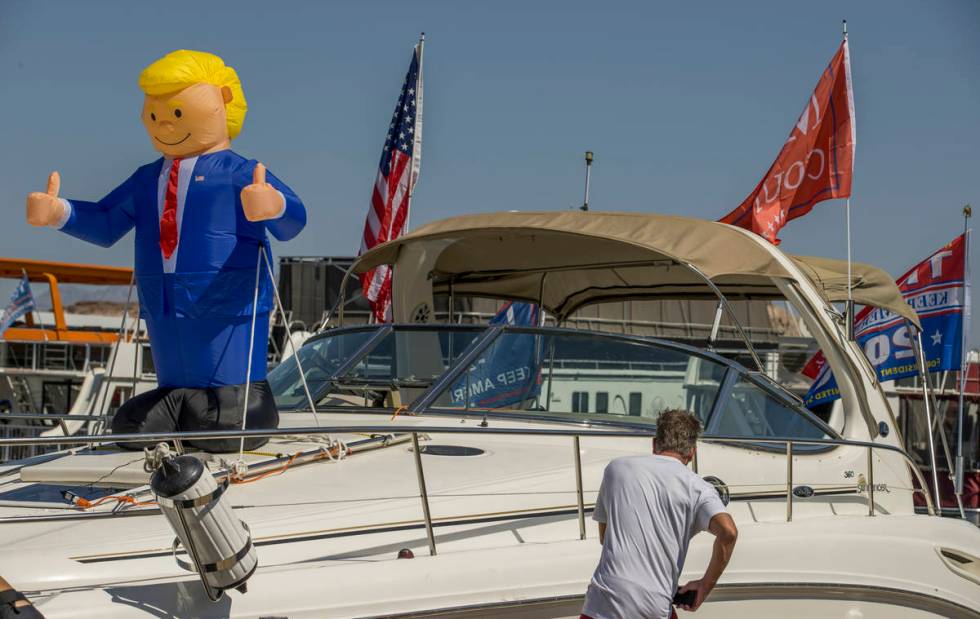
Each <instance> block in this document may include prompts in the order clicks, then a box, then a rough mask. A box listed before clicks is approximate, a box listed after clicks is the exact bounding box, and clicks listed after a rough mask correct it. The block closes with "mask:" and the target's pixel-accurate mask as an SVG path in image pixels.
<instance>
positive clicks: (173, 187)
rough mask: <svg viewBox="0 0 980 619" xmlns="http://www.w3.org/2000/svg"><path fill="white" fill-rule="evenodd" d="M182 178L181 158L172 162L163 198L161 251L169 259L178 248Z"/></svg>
mask: <svg viewBox="0 0 980 619" xmlns="http://www.w3.org/2000/svg"><path fill="white" fill-rule="evenodd" d="M179 178H180V159H174V162H173V163H172V164H170V178H169V179H168V180H167V193H166V196H165V197H164V199H163V217H161V218H160V251H162V252H163V257H164V258H165V259H167V260H169V259H170V256H172V255H174V250H175V249H177V181H178V179H179Z"/></svg>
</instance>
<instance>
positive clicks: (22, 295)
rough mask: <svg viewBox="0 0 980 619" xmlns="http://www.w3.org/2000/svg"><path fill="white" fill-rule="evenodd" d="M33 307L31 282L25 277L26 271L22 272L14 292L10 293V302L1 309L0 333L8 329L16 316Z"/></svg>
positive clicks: (18, 316)
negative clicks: (22, 275)
mask: <svg viewBox="0 0 980 619" xmlns="http://www.w3.org/2000/svg"><path fill="white" fill-rule="evenodd" d="M34 309H35V305H34V295H33V294H31V282H30V280H28V279H27V273H24V277H23V278H22V279H21V280H20V283H19V284H18V285H17V288H16V289H15V290H14V294H12V295H10V303H9V304H8V305H7V307H6V309H4V310H3V315H2V316H0V334H2V333H4V332H5V331H6V330H7V329H9V328H10V327H11V325H13V324H14V322H16V321H17V319H18V318H20V317H21V316H23V315H24V314H26V313H28V312H30V311H33V310H34Z"/></svg>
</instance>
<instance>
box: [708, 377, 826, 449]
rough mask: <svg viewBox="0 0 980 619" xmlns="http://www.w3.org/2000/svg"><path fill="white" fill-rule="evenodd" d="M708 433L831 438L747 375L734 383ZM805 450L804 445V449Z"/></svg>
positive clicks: (800, 412) (801, 413)
mask: <svg viewBox="0 0 980 619" xmlns="http://www.w3.org/2000/svg"><path fill="white" fill-rule="evenodd" d="M708 434H716V435H722V436H744V437H763V438H765V437H789V438H801V439H822V438H831V437H830V436H829V435H828V434H827V432H826V431H825V430H824V429H823V428H822V427H821V426H820V425H819V424H817V423H816V422H815V421H814V420H812V419H810V418H808V417H807V416H806V413H804V412H803V411H802V410H801V409H797V408H795V407H793V406H792V405H790V404H789V403H787V402H783V401H781V400H779V399H778V398H776V397H775V396H774V395H772V394H771V393H769V392H768V391H767V390H765V389H763V388H762V387H760V386H759V385H757V384H756V383H755V382H753V381H752V380H750V379H749V378H748V377H746V376H742V377H741V378H739V380H738V381H737V382H736V383H735V385H734V387H733V389H732V391H731V393H730V394H729V396H728V401H727V402H725V404H724V406H722V407H721V410H720V412H719V413H718V415H717V416H716V418H715V419H713V420H712V423H711V427H710V428H709V432H708ZM802 447H804V446H802V445H801V448H802Z"/></svg>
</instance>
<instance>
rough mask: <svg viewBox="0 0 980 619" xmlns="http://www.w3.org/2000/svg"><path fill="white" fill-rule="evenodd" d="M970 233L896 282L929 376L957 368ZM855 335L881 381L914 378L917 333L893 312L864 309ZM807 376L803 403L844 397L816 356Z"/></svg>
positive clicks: (810, 404)
mask: <svg viewBox="0 0 980 619" xmlns="http://www.w3.org/2000/svg"><path fill="white" fill-rule="evenodd" d="M965 251H966V235H965V234H961V235H960V236H958V237H956V238H955V239H954V240H953V241H952V242H950V243H949V244H947V245H945V246H944V247H943V248H942V249H940V250H939V251H937V252H935V253H934V254H932V255H931V256H929V257H928V258H926V259H925V260H923V261H922V262H920V263H919V264H917V265H915V266H914V267H912V268H911V269H910V270H909V271H908V272H906V273H905V274H904V275H902V277H900V278H899V279H898V281H897V283H898V288H899V290H901V291H902V296H904V297H905V300H906V301H907V302H908V304H909V305H911V306H912V308H913V309H915V311H916V313H918V315H919V322H921V323H922V352H923V353H924V355H925V358H926V367H927V369H928V371H929V372H941V371H945V370H958V369H960V363H961V356H962V351H961V346H962V340H963V337H962V336H963V324H964V320H965V319H966V318H967V317H968V312H969V300H968V298H967V290H966V287H965V280H966V278H965V268H964V263H963V258H964V255H965ZM854 336H855V339H856V340H857V342H858V344H859V345H860V346H861V348H862V349H863V350H864V354H865V355H866V356H867V357H868V361H870V362H871V365H872V366H874V368H875V370H876V371H877V373H878V380H879V381H881V382H885V381H889V380H896V379H898V378H905V377H907V376H913V375H915V374H917V373H918V371H919V367H918V363H917V360H916V356H915V349H914V348H913V342H912V338H914V337H915V334H914V333H909V329H908V327H907V326H906V324H905V320H904V319H903V318H902V317H901V316H898V315H896V314H893V313H891V312H889V311H886V310H882V309H879V308H874V307H865V308H864V309H863V310H861V312H859V313H858V315H857V316H856V317H855V319H854ZM803 373H804V374H805V375H807V376H810V377H811V378H814V381H813V385H812V386H811V387H810V391H809V392H808V393H807V394H806V397H805V398H804V402H805V403H806V406H807V407H808V408H810V407H813V406H816V405H818V404H823V403H825V402H830V401H832V400H835V399H837V398H839V397H840V390H839V389H838V388H837V382H836V381H835V380H834V377H833V373H832V372H831V371H830V365H829V364H828V363H826V361H825V359H824V357H823V354H822V353H819V352H818V353H817V354H816V355H815V356H814V358H813V359H811V360H810V362H809V363H807V366H806V368H804V370H803Z"/></svg>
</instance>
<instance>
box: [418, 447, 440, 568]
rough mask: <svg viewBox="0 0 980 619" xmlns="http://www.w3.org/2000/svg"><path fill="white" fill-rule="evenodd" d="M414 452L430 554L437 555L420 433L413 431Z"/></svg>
mask: <svg viewBox="0 0 980 619" xmlns="http://www.w3.org/2000/svg"><path fill="white" fill-rule="evenodd" d="M412 452H413V453H414V454H415V475H416V477H417V478H418V481H419V497H421V499H422V517H423V518H424V519H425V537H426V539H428V541H429V554H430V555H431V556H433V557H434V556H436V536H435V534H434V533H433V532H432V513H431V512H430V511H429V491H428V490H427V489H426V487H425V471H424V470H423V468H422V452H421V450H420V449H419V434H418V432H412Z"/></svg>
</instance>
